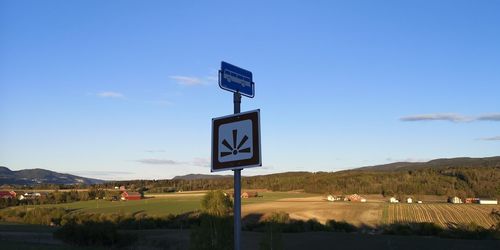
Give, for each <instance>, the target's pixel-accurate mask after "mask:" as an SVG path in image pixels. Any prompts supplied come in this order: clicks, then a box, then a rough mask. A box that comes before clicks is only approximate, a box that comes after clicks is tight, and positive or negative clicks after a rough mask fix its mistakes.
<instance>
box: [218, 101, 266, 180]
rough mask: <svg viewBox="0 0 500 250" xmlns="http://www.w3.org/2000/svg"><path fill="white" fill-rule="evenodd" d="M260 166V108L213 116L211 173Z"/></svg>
mask: <svg viewBox="0 0 500 250" xmlns="http://www.w3.org/2000/svg"><path fill="white" fill-rule="evenodd" d="M259 166H262V157H261V151H260V110H258V109H257V110H253V111H248V112H244V113H238V114H234V115H228V116H223V117H218V118H214V119H212V169H211V170H212V172H216V171H224V170H230V169H242V168H248V167H259Z"/></svg>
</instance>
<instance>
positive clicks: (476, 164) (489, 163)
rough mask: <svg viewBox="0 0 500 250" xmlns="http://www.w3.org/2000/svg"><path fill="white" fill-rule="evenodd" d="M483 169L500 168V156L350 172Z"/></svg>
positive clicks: (391, 165)
mask: <svg viewBox="0 0 500 250" xmlns="http://www.w3.org/2000/svg"><path fill="white" fill-rule="evenodd" d="M458 167H464V168H481V167H500V156H495V157H485V158H469V157H460V158H450V159H445V158H443V159H436V160H432V161H428V162H395V163H389V164H384V165H376V166H369V167H361V168H356V169H352V170H350V171H359V170H361V171H365V170H366V171H408V170H417V169H421V168H433V169H445V168H458Z"/></svg>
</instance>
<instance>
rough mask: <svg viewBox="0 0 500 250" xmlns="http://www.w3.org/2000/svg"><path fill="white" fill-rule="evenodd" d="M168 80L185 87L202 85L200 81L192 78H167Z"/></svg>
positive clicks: (197, 78)
mask: <svg viewBox="0 0 500 250" xmlns="http://www.w3.org/2000/svg"><path fill="white" fill-rule="evenodd" d="M169 78H170V79H173V80H175V81H176V82H177V83H178V84H180V85H185V86H199V85H203V84H204V82H203V80H202V79H200V78H199V77H194V76H169Z"/></svg>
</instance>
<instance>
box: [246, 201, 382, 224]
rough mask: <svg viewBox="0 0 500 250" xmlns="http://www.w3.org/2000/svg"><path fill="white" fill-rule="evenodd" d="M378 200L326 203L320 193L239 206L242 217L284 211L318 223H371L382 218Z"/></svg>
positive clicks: (292, 215) (294, 217)
mask: <svg viewBox="0 0 500 250" xmlns="http://www.w3.org/2000/svg"><path fill="white" fill-rule="evenodd" d="M382 208H383V204H381V203H356V204H354V203H350V202H328V201H325V200H324V197H322V196H314V197H307V198H286V199H280V200H277V201H272V202H266V203H257V204H248V205H244V206H243V207H242V214H243V216H245V215H249V214H263V215H264V216H263V217H264V218H265V217H266V215H269V214H271V213H273V212H281V211H282V212H286V213H288V214H290V217H291V218H292V219H298V220H308V219H313V218H315V219H317V220H318V221H319V222H321V223H325V222H326V221H327V220H336V221H348V222H349V223H351V224H354V225H358V226H359V225H362V224H364V225H370V226H374V225H377V224H379V223H380V220H381V218H382Z"/></svg>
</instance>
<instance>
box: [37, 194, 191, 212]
mask: <svg viewBox="0 0 500 250" xmlns="http://www.w3.org/2000/svg"><path fill="white" fill-rule="evenodd" d="M42 207H62V208H65V209H72V210H77V211H81V212H88V213H137V212H145V213H147V214H148V215H152V216H164V215H168V214H182V213H186V212H190V211H196V210H198V209H200V208H201V204H200V197H168V198H152V199H143V200H138V201H113V202H112V201H104V200H92V201H79V202H73V203H67V204H50V205H42Z"/></svg>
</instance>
